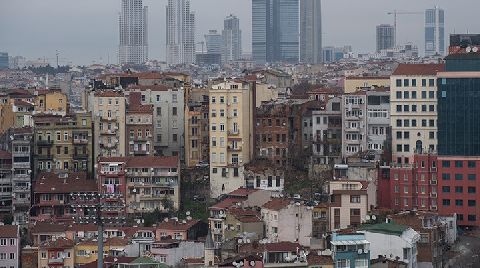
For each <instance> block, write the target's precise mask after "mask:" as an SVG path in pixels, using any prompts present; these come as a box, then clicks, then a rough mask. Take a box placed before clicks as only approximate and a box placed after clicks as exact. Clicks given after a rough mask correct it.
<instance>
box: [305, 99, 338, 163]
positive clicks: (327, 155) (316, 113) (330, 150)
mask: <svg viewBox="0 0 480 268" xmlns="http://www.w3.org/2000/svg"><path fill="white" fill-rule="evenodd" d="M323 102H324V105H323V106H322V108H323V109H319V110H313V111H312V133H313V146H312V149H313V155H312V160H313V163H316V164H326V165H330V164H332V163H340V162H341V157H342V155H341V152H342V129H343V128H342V111H341V109H340V107H341V103H342V99H341V98H340V97H332V98H326V99H325V100H324V101H323Z"/></svg>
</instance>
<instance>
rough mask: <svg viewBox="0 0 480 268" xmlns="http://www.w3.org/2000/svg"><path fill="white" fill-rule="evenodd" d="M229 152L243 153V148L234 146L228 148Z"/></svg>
mask: <svg viewBox="0 0 480 268" xmlns="http://www.w3.org/2000/svg"><path fill="white" fill-rule="evenodd" d="M227 151H230V152H241V151H242V146H237V147H233V146H231V145H229V146H228V147H227Z"/></svg>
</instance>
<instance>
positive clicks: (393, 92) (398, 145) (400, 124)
mask: <svg viewBox="0 0 480 268" xmlns="http://www.w3.org/2000/svg"><path fill="white" fill-rule="evenodd" d="M444 68H445V65H444V64H400V65H398V67H397V68H396V69H395V71H394V72H393V73H392V76H391V77H390V104H391V108H390V119H391V126H392V154H393V155H392V160H393V161H394V162H396V163H399V164H401V163H404V164H409V163H412V162H413V155H414V153H415V152H419V153H420V152H431V153H434V152H436V150H437V81H436V77H437V73H438V72H442V71H443V70H444Z"/></svg>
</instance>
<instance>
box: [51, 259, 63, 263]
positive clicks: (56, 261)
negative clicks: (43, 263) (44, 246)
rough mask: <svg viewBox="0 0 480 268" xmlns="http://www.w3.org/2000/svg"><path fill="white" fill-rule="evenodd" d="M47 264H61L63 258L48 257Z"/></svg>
mask: <svg viewBox="0 0 480 268" xmlns="http://www.w3.org/2000/svg"><path fill="white" fill-rule="evenodd" d="M48 264H63V258H50V259H48Z"/></svg>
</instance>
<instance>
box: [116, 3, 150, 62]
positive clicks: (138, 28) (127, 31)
mask: <svg viewBox="0 0 480 268" xmlns="http://www.w3.org/2000/svg"><path fill="white" fill-rule="evenodd" d="M147 13H148V7H146V6H145V7H144V6H143V1H142V0H122V11H121V13H120V18H119V30H120V45H119V49H118V61H119V63H120V64H142V63H144V62H145V61H147V59H148V34H147Z"/></svg>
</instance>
